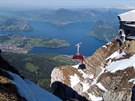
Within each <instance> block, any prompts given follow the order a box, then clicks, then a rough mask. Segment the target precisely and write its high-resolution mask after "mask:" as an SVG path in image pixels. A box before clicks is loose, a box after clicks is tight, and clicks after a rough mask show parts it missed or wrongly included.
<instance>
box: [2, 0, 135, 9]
mask: <svg viewBox="0 0 135 101" xmlns="http://www.w3.org/2000/svg"><path fill="white" fill-rule="evenodd" d="M0 7H1V8H108V7H113V8H115V7H123V8H125V7H126V8H129V7H135V0H0Z"/></svg>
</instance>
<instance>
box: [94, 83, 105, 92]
mask: <svg viewBox="0 0 135 101" xmlns="http://www.w3.org/2000/svg"><path fill="white" fill-rule="evenodd" d="M96 85H97V86H98V88H100V89H101V90H103V91H107V89H106V88H105V87H104V86H103V85H102V84H101V83H100V82H99V83H97V84H96Z"/></svg>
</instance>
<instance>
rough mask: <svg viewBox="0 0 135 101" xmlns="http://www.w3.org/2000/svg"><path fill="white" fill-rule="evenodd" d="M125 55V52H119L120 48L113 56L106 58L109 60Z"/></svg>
mask: <svg viewBox="0 0 135 101" xmlns="http://www.w3.org/2000/svg"><path fill="white" fill-rule="evenodd" d="M123 55H126V54H125V53H124V52H122V53H119V50H118V51H116V52H114V53H113V54H112V55H111V56H109V57H108V58H106V59H105V60H108V59H119V58H122V57H123Z"/></svg>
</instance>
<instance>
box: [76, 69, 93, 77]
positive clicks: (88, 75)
mask: <svg viewBox="0 0 135 101" xmlns="http://www.w3.org/2000/svg"><path fill="white" fill-rule="evenodd" d="M78 71H79V72H80V73H82V74H83V75H82V77H83V78H85V79H86V78H90V79H93V77H94V75H92V74H86V73H84V71H82V70H81V69H80V70H78Z"/></svg>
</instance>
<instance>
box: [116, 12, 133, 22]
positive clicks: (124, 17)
mask: <svg viewBox="0 0 135 101" xmlns="http://www.w3.org/2000/svg"><path fill="white" fill-rule="evenodd" d="M118 17H119V18H120V21H126V22H135V10H132V11H129V12H126V13H122V14H119V15H118Z"/></svg>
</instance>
